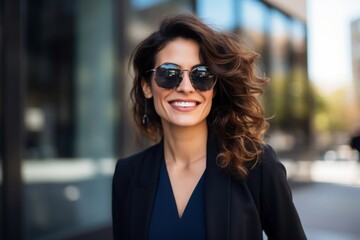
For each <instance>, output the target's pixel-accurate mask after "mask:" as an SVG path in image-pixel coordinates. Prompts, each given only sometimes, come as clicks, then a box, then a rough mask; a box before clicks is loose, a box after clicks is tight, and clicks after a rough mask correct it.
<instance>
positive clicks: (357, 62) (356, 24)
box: [351, 18, 360, 117]
mask: <svg viewBox="0 0 360 240" xmlns="http://www.w3.org/2000/svg"><path fill="white" fill-rule="evenodd" d="M351 53H352V54H351V55H352V69H353V81H354V90H355V95H356V98H357V103H358V106H359V111H360V18H359V19H357V20H354V21H352V22H351ZM358 117H360V116H359V115H358Z"/></svg>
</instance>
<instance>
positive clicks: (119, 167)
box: [115, 143, 160, 176]
mask: <svg viewBox="0 0 360 240" xmlns="http://www.w3.org/2000/svg"><path fill="white" fill-rule="evenodd" d="M159 145H160V143H158V144H155V145H152V146H150V147H148V148H146V149H143V150H141V151H140V152H137V153H134V154H132V155H130V156H127V157H124V158H120V159H118V160H117V163H116V167H115V174H116V175H123V176H124V175H126V174H127V173H130V172H132V170H133V169H134V168H135V167H136V166H137V165H139V164H141V162H142V161H143V159H146V158H148V157H149V156H150V155H152V154H155V153H156V152H157V151H159V147H160V146H159Z"/></svg>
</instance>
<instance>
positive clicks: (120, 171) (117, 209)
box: [112, 159, 132, 240]
mask: <svg viewBox="0 0 360 240" xmlns="http://www.w3.org/2000/svg"><path fill="white" fill-rule="evenodd" d="M131 172H132V166H131V161H130V159H120V160H118V162H117V164H116V168H115V172H114V175H113V182H112V220H113V237H114V240H118V239H123V236H124V229H123V228H124V225H125V224H124V220H125V217H124V215H125V205H126V199H127V195H128V191H129V188H130V187H129V186H130V181H131Z"/></svg>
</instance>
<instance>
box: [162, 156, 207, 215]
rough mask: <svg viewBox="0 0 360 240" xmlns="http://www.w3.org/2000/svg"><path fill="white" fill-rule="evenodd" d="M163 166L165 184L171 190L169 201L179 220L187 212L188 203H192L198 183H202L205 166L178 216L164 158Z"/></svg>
mask: <svg viewBox="0 0 360 240" xmlns="http://www.w3.org/2000/svg"><path fill="white" fill-rule="evenodd" d="M163 168H164V171H165V178H166V184H168V186H169V188H170V190H171V194H170V195H171V203H172V206H173V209H174V213H175V216H176V217H177V219H178V220H179V221H181V220H182V219H184V216H185V214H186V212H187V209H188V208H189V205H190V204H191V203H192V199H193V196H194V195H195V194H196V193H197V192H198V188H199V185H200V184H202V181H203V177H204V175H205V171H206V168H205V170H204V172H203V173H202V174H201V176H200V178H199V180H198V182H197V183H196V185H195V187H194V189H193V191H192V193H191V195H190V197H189V200H188V201H187V203H186V205H185V208H184V211H183V213H182V215H181V216H180V214H179V211H178V207H177V204H176V199H175V195H174V190H173V188H172V185H171V180H170V176H169V173H168V170H167V167H166V162H165V160H164V161H163Z"/></svg>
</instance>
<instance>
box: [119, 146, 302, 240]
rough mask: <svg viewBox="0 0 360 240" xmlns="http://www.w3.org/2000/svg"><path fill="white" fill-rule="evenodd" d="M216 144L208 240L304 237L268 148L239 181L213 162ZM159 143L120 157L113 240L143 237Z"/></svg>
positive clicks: (210, 169) (208, 194)
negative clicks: (258, 162)
mask: <svg viewBox="0 0 360 240" xmlns="http://www.w3.org/2000/svg"><path fill="white" fill-rule="evenodd" d="M217 152H218V151H217V149H216V145H215V144H214V143H212V141H210V140H208V144H207V166H206V171H205V176H204V177H205V179H204V180H205V181H204V184H205V185H204V189H205V193H204V194H205V214H206V216H205V223H206V239H208V240H235V239H237V240H240V239H248V240H257V239H262V230H264V231H265V233H266V234H267V236H268V239H269V240H273V239H276V240H281V239H284V240H290V239H291V240H297V239H299V240H300V239H306V237H305V233H304V231H303V228H302V226H301V222H300V219H299V216H298V214H297V212H296V209H295V207H294V204H293V201H292V195H291V191H290V188H289V186H288V183H287V179H286V172H285V168H284V166H283V165H282V164H281V163H280V162H279V161H278V160H277V157H276V155H275V153H274V151H273V150H272V148H271V147H270V146H267V147H266V148H265V151H264V154H263V157H262V159H261V162H260V164H258V166H257V167H256V168H255V169H252V170H250V171H249V176H248V177H247V178H246V179H245V180H244V181H239V180H234V179H232V178H231V177H230V176H229V175H228V174H226V173H225V172H223V171H222V170H221V169H220V168H219V167H218V166H217V164H216V156H217ZM163 158H164V149H163V142H160V143H159V144H156V145H154V146H152V147H150V148H148V149H146V150H144V151H142V152H140V153H138V154H136V155H133V156H130V157H128V158H125V159H120V160H119V161H118V163H117V165H116V169H115V173H114V177H113V198H112V207H113V209H112V214H113V234H114V239H115V240H118V239H131V240H142V239H144V240H145V239H147V236H148V231H149V225H150V219H151V213H152V206H153V203H154V199H155V195H156V189H157V184H158V178H159V172H160V166H161V161H162V159H163Z"/></svg>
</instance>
